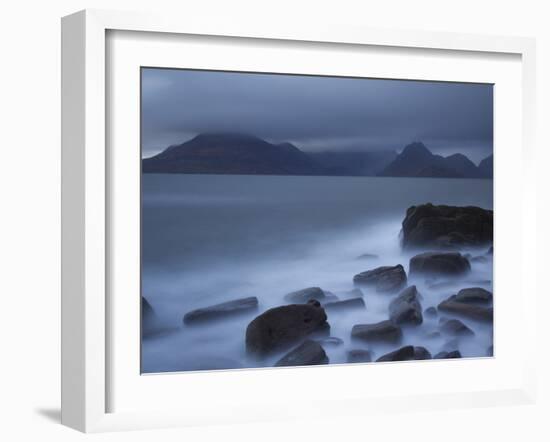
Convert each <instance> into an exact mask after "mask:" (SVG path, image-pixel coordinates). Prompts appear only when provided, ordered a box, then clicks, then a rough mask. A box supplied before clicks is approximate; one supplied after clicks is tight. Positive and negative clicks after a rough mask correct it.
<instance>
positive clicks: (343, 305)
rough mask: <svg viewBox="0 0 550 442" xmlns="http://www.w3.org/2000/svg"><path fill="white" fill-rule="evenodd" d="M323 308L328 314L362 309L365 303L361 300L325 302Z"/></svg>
mask: <svg viewBox="0 0 550 442" xmlns="http://www.w3.org/2000/svg"><path fill="white" fill-rule="evenodd" d="M323 307H324V308H325V309H326V310H327V311H328V312H332V311H346V310H356V309H364V308H365V301H364V299H363V298H351V299H344V300H343V301H335V302H327V303H326V304H325V305H324V306H323Z"/></svg>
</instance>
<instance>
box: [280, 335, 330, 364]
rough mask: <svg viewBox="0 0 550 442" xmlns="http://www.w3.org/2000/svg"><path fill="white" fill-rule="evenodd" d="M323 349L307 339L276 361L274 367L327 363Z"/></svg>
mask: <svg viewBox="0 0 550 442" xmlns="http://www.w3.org/2000/svg"><path fill="white" fill-rule="evenodd" d="M328 362H329V359H328V356H327V354H326V353H325V350H323V347H321V345H320V344H319V343H318V342H315V341H311V340H307V341H305V342H303V343H302V344H300V345H299V346H298V347H296V348H295V349H293V350H291V351H290V352H289V353H287V354H286V355H285V356H283V357H282V358H281V359H279V360H278V361H277V363H276V364H275V367H291V366H297V365H322V364H328Z"/></svg>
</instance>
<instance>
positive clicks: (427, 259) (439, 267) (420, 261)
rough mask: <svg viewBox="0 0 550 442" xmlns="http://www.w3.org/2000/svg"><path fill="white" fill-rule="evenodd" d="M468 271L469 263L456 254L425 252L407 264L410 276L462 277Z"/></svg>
mask: <svg viewBox="0 0 550 442" xmlns="http://www.w3.org/2000/svg"><path fill="white" fill-rule="evenodd" d="M470 269H471V267H470V262H469V261H468V260H467V259H466V258H464V256H462V255H461V254H460V253H456V252H425V253H421V254H419V255H416V256H413V257H412V258H411V260H410V263H409V272H410V275H411V276H413V275H415V276H417V275H440V276H451V277H453V276H462V275H464V274H466V273H468V272H469V271H470Z"/></svg>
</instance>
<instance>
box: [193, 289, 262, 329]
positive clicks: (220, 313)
mask: <svg viewBox="0 0 550 442" xmlns="http://www.w3.org/2000/svg"><path fill="white" fill-rule="evenodd" d="M257 309H258V298H256V297H255V296H250V297H248V298H241V299H235V300H233V301H228V302H223V303H221V304H216V305H211V306H209V307H203V308H199V309H197V310H193V311H190V312H189V313H186V314H185V316H184V317H183V322H184V323H185V324H188V325H190V324H197V323H200V322H204V321H211V320H215V319H224V318H228V317H232V316H237V315H240V314H243V313H249V312H252V311H255V310H257Z"/></svg>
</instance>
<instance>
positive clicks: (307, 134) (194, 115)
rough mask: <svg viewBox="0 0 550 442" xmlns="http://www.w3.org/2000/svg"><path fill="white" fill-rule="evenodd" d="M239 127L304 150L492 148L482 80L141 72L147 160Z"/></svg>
mask: <svg viewBox="0 0 550 442" xmlns="http://www.w3.org/2000/svg"><path fill="white" fill-rule="evenodd" d="M223 131H231V132H244V133H248V134H253V135H257V136H259V137H262V138H265V139H268V140H270V141H274V142H283V141H290V142H293V143H295V144H296V145H297V146H298V147H300V148H301V149H303V150H306V151H313V150H317V151H318V150H336V149H342V150H354V151H358V150H380V149H392V150H398V151H399V150H401V149H402V148H403V146H404V145H405V144H407V143H409V142H411V141H414V140H419V141H423V142H424V143H425V144H426V145H427V146H428V147H429V148H430V149H431V150H432V151H433V152H435V153H441V154H444V155H446V154H451V153H455V152H462V153H465V154H466V155H468V156H469V157H470V158H472V159H473V160H474V161H479V160H480V159H481V158H483V157H484V156H487V155H489V154H490V153H491V152H492V144H493V90H492V86H490V85H480V84H463V83H438V82H419V81H396V80H374V79H372V80H371V79H351V78H334V77H310V76H292V75H267V74H243V73H225V72H208V71H186V70H166V69H143V70H142V147H143V156H144V157H147V156H151V155H153V154H155V153H157V152H159V151H160V150H163V149H165V148H166V147H167V146H169V145H171V144H179V143H181V142H183V141H186V140H187V139H189V138H191V137H193V136H194V135H196V134H198V133H202V132H223Z"/></svg>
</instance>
